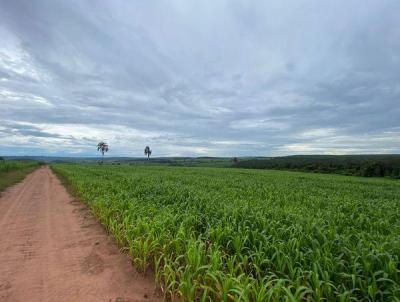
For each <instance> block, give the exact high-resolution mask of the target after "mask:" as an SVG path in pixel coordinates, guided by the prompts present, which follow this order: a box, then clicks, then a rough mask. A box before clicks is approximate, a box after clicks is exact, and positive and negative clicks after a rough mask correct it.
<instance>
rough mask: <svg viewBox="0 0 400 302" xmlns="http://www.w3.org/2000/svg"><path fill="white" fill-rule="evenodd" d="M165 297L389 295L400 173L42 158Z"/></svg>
mask: <svg viewBox="0 0 400 302" xmlns="http://www.w3.org/2000/svg"><path fill="white" fill-rule="evenodd" d="M52 168H53V169H54V170H55V172H57V173H58V174H59V175H60V176H62V178H63V179H65V180H66V181H67V182H68V183H69V184H70V186H71V187H72V189H73V190H74V191H75V192H76V194H77V195H78V196H79V197H80V198H81V199H82V201H84V202H85V203H87V204H88V205H89V207H90V208H91V210H92V212H93V213H94V214H95V216H97V217H98V219H99V220H100V221H101V222H102V223H103V224H104V225H105V226H106V228H107V229H108V230H109V232H111V233H112V234H113V236H114V237H115V238H116V240H117V241H118V243H119V244H120V246H121V247H122V248H123V250H125V251H126V253H128V254H129V255H130V257H131V259H132V261H133V263H134V264H135V266H136V267H137V268H138V269H140V270H141V271H143V272H149V271H150V272H152V273H153V274H154V276H155V278H156V282H157V284H158V286H159V287H160V288H161V290H162V292H163V293H164V295H165V298H166V299H167V300H169V299H172V300H174V299H180V300H185V301H400V285H399V284H400V262H399V258H400V182H398V181H395V180H387V179H362V178H357V177H347V176H337V175H321V174H307V173H298V172H283V171H259V170H257V171H256V170H241V169H223V168H184V167H157V166H147V167H143V166H94V165H73V164H70V165H68V164H59V165H54V166H53V167H52Z"/></svg>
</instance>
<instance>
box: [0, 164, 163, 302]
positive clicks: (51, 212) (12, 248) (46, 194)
mask: <svg viewBox="0 0 400 302" xmlns="http://www.w3.org/2000/svg"><path fill="white" fill-rule="evenodd" d="M154 288H155V287H154V282H153V281H152V279H151V278H150V277H148V278H145V277H143V276H142V275H140V274H138V273H136V271H135V269H134V268H133V267H132V265H131V264H130V261H129V260H128V258H127V257H126V256H125V255H123V254H121V253H120V252H119V250H118V248H117V246H116V245H115V243H114V241H113V240H112V239H111V238H110V237H109V236H108V235H107V234H106V233H105V231H104V230H103V228H102V227H101V226H100V225H99V223H97V222H96V221H95V220H94V218H93V217H92V216H91V214H90V213H89V211H88V210H87V209H86V207H85V206H84V205H83V204H82V203H80V202H79V201H75V200H74V199H73V198H72V197H71V196H70V195H69V194H68V193H67V192H66V190H65V188H64V187H63V186H62V185H61V183H60V182H59V180H58V179H57V178H56V177H55V176H54V174H53V173H52V172H51V170H50V169H49V168H48V167H43V168H40V169H38V170H36V171H35V172H33V173H31V174H30V175H28V176H27V177H26V178H25V180H24V181H23V182H21V183H19V184H17V185H16V186H14V187H12V188H9V189H8V190H7V191H6V192H5V193H4V194H3V196H2V197H1V198H0V301H2V302H3V301H4V302H15V301H21V302H22V301H23V302H26V301H30V302H35V301H58V302H61V301H74V302H75V301H84V302H86V301H96V302H97V301H106V302H110V301H112V302H127V301H130V302H133V301H160V300H161V298H160V297H157V296H156V295H155V294H154Z"/></svg>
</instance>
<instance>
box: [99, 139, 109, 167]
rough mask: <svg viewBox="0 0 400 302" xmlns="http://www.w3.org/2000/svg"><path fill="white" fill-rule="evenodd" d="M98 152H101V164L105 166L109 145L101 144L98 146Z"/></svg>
mask: <svg viewBox="0 0 400 302" xmlns="http://www.w3.org/2000/svg"><path fill="white" fill-rule="evenodd" d="M97 151H100V152H101V164H103V158H104V153H105V152H108V144H107V143H106V142H100V143H98V144H97Z"/></svg>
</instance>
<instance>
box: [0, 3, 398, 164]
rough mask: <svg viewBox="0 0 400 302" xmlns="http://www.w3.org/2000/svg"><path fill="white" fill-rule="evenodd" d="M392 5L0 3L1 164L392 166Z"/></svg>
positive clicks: (395, 105) (395, 92)
mask: <svg viewBox="0 0 400 302" xmlns="http://www.w3.org/2000/svg"><path fill="white" fill-rule="evenodd" d="M399 12H400V1H398V0H374V1H371V0H335V1H331V0H326V1H320V0H307V1H304V0H296V1H295V0H293V1H289V0H288V1H282V0H277V1H264V0H263V1H261V0H259V1H253V0H238V1H236V0H213V1H211V0H210V1H207V0H204V1H201V0H196V1H195V0H193V1H192V0H169V1H164V0H159V1H151V0H149V1H143V0H136V1H134V0H133V1H123V0H113V1H98V0H87V1H81V0H79V1H78V0H35V1H26V0H0V41H1V42H0V141H1V143H0V155H47V156H48V155H54V156H96V153H97V149H96V145H97V143H98V142H99V141H101V140H105V141H106V142H107V143H108V144H109V145H110V151H109V153H108V156H144V154H143V150H144V148H145V146H146V145H149V146H150V147H151V149H152V150H153V154H152V155H153V156H155V157H157V156H280V155H290V154H367V153H400V18H399Z"/></svg>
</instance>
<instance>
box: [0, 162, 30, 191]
mask: <svg viewBox="0 0 400 302" xmlns="http://www.w3.org/2000/svg"><path fill="white" fill-rule="evenodd" d="M37 167H38V166H31V167H27V168H23V169H19V170H14V171H9V172H0V192H3V191H4V190H5V189H7V188H8V187H10V186H12V185H14V184H16V183H18V182H20V181H21V180H23V179H24V178H25V176H26V175H28V174H29V173H31V172H32V171H33V170H35V169H36V168H37Z"/></svg>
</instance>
